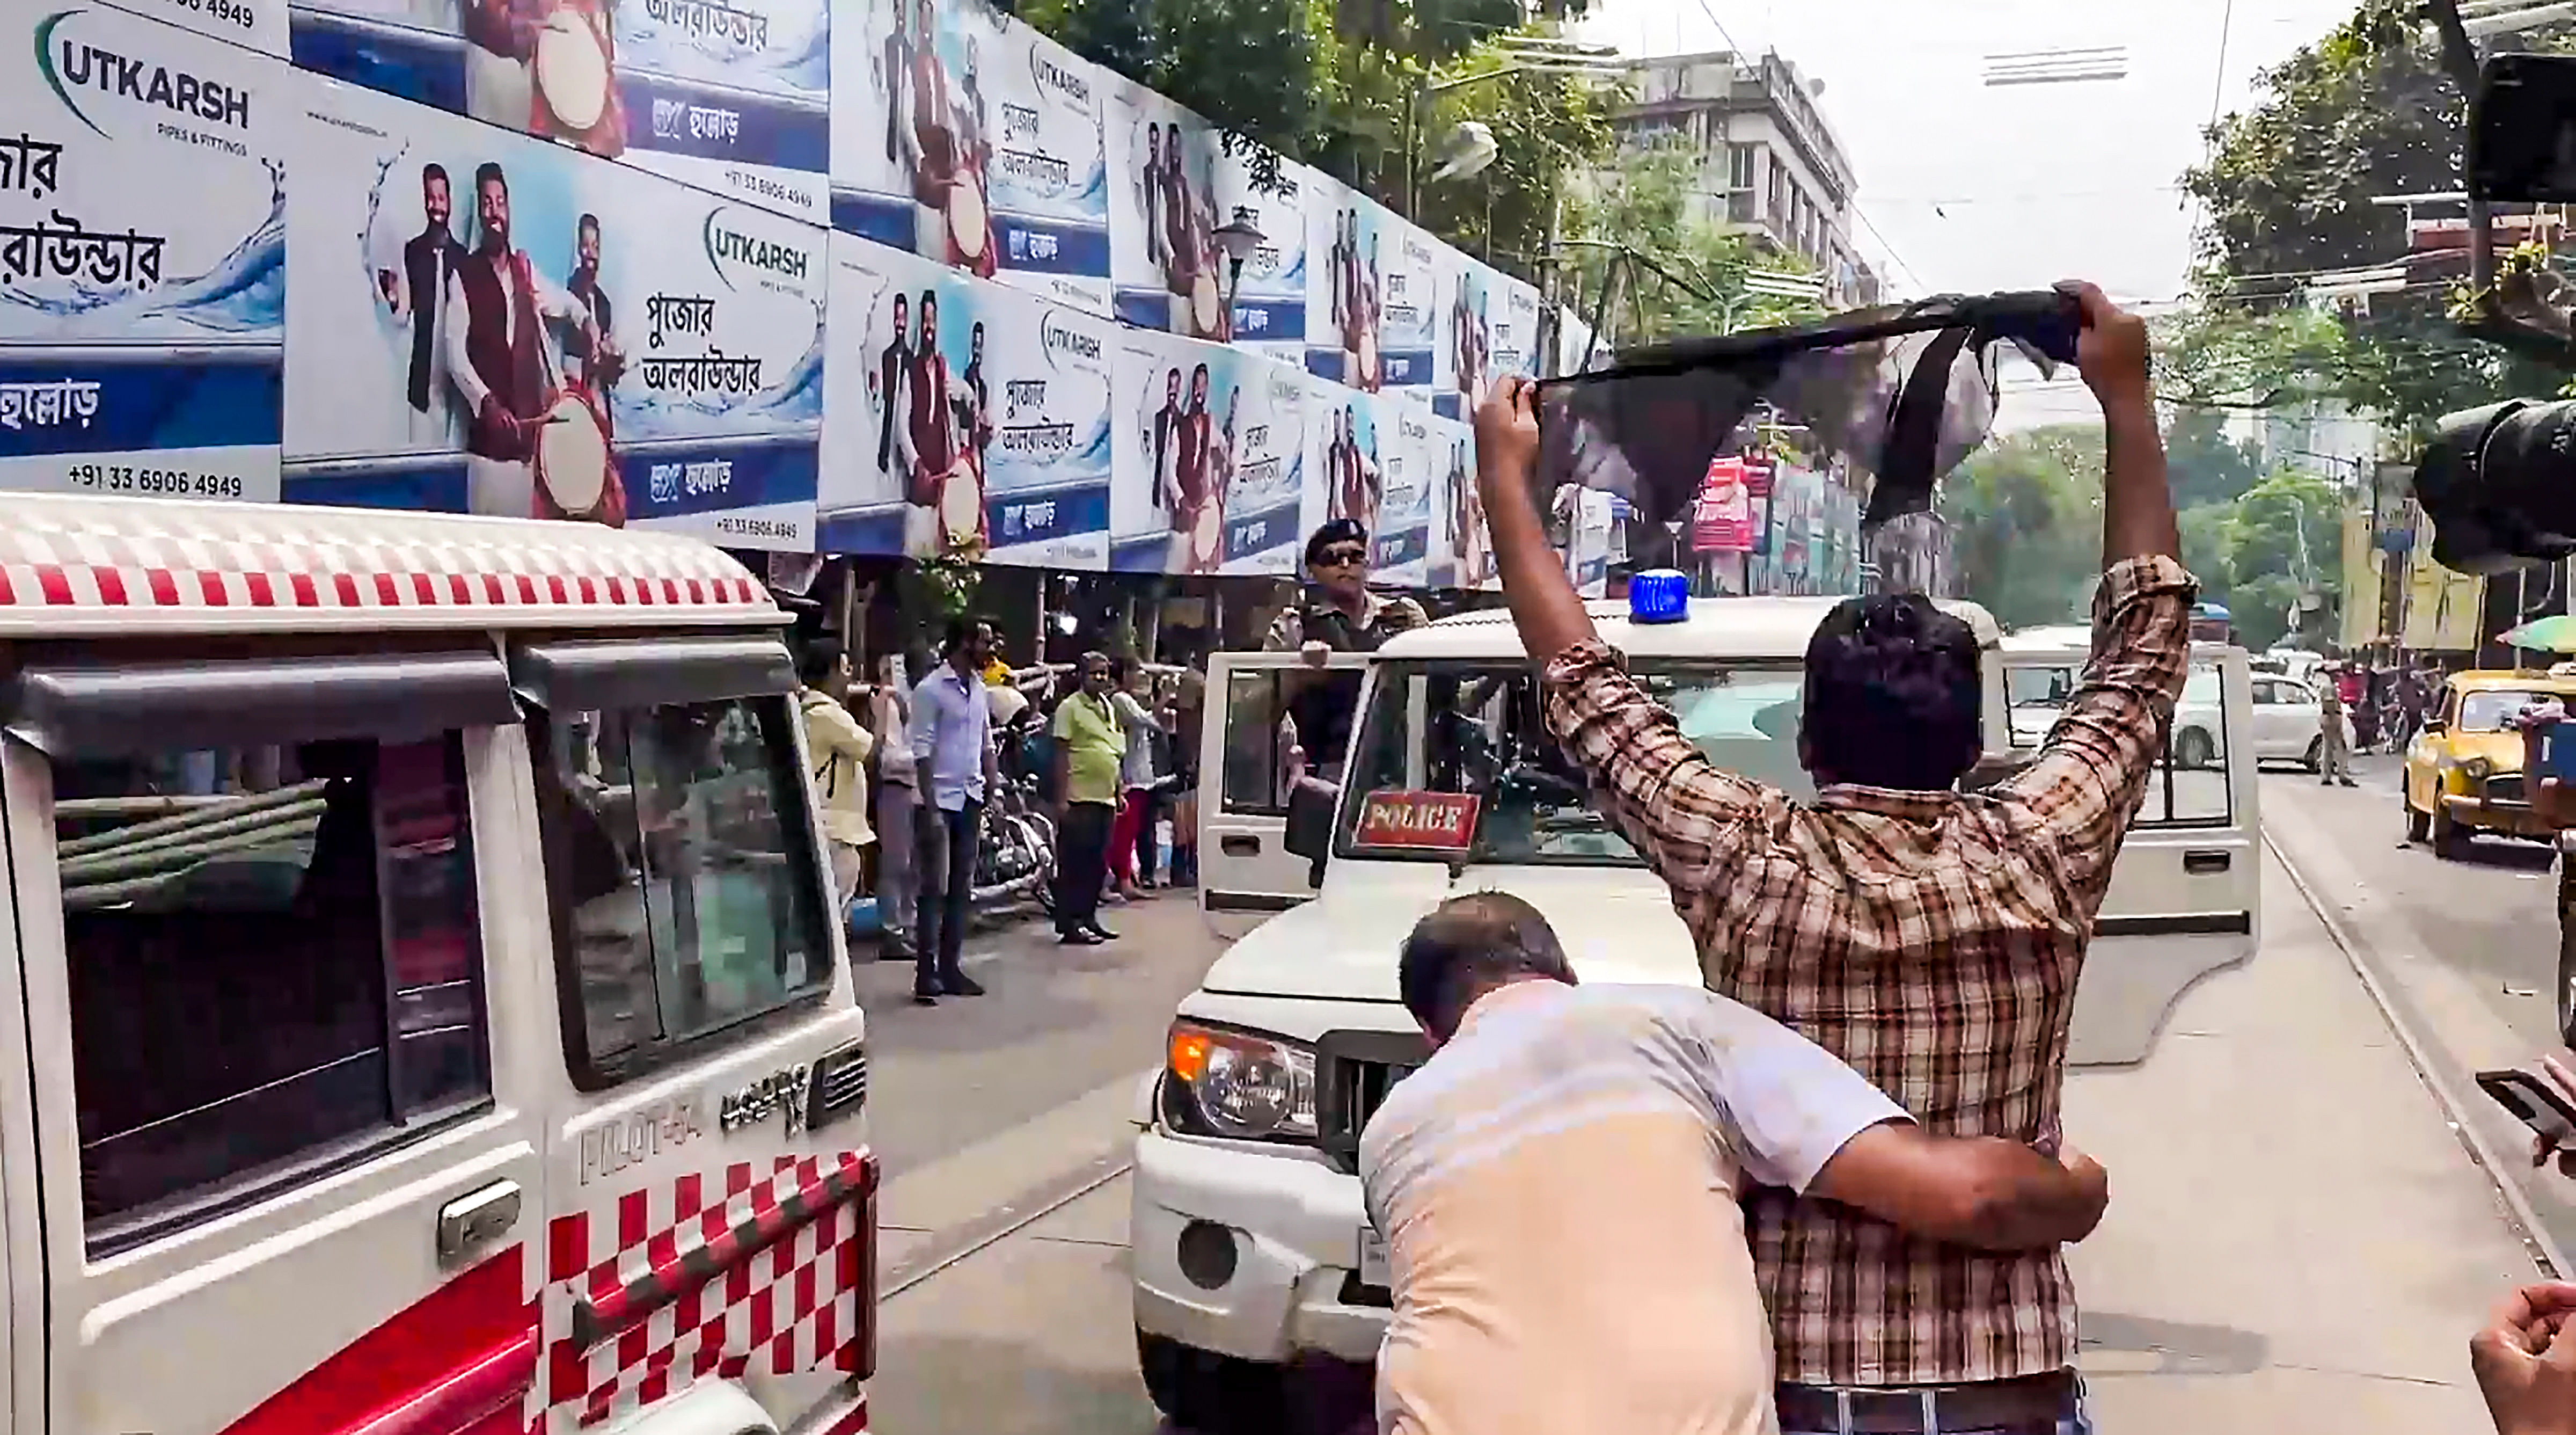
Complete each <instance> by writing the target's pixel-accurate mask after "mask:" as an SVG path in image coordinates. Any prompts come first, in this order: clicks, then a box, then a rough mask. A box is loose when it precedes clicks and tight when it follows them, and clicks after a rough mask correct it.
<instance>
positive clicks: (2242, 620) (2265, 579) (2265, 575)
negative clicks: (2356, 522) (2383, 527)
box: [2226, 469, 2343, 651]
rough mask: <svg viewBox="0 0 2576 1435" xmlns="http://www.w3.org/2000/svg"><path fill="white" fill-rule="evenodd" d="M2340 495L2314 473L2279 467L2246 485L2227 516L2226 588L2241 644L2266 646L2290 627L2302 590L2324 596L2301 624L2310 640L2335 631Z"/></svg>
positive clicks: (2340, 555)
mask: <svg viewBox="0 0 2576 1435" xmlns="http://www.w3.org/2000/svg"><path fill="white" fill-rule="evenodd" d="M2342 520H2343V495H2342V494H2341V493H2340V492H2339V491H2337V489H2336V488H2335V486H2334V485H2333V484H2332V483H2329V482H2327V481H2326V480H2325V479H2322V478H2319V477H2317V476H2316V475H2314V474H2308V473H2296V472H2292V471H2290V470H2287V469H2284V470H2282V471H2281V472H2278V473H2275V474H2273V475H2272V476H2271V477H2269V478H2266V479H2264V480H2263V481H2262V482H2261V483H2258V484H2256V485H2255V486H2254V487H2253V488H2251V489H2248V490H2247V491H2246V493H2245V495H2244V496H2243V497H2242V498H2239V499H2238V500H2237V501H2236V503H2235V504H2234V506H2233V511H2232V512H2231V513H2230V514H2229V515H2228V520H2227V528H2226V534H2227V563H2228V580H2229V582H2228V588H2229V594H2230V597H2231V599H2232V601H2231V602H2230V604H2229V606H2230V607H2231V608H2232V609H2233V610H2234V612H2235V617H2236V627H2237V631H2238V632H2240V633H2242V634H2243V635H2244V638H2245V642H2246V645H2247V646H2248V647H2251V648H2254V649H2256V650H2258V651H2259V650H2261V649H2263V648H2268V647H2270V646H2272V645H2273V644H2274V643H2277V642H2279V641H2280V640H2281V638H2282V637H2283V636H2284V635H2285V634H2287V633H2288V632H2289V610H2290V607H2291V605H2292V604H2294V603H2297V602H2298V601H2299V599H2300V597H2301V595H2303V594H2307V593H2314V594H2317V595H2318V596H2320V597H2321V598H2322V599H2324V602H2323V604H2322V606H2320V607H2319V608H2318V609H2317V610H2316V611H2314V612H2312V613H2308V614H2306V615H2305V616H2304V617H2303V619H2302V621H2301V625H2300V628H2299V631H2300V633H2301V634H2302V636H2304V637H2306V638H2308V639H2309V640H2310V641H2312V642H2318V641H2323V640H2326V639H2329V638H2331V637H2332V636H2333V634H2334V632H2335V613H2336V604H2337V600H2338V599H2339V598H2340V596H2341V595H2342V592H2343V522H2342Z"/></svg>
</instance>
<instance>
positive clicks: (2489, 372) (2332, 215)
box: [2165, 0, 2569, 433]
mask: <svg viewBox="0 0 2576 1435" xmlns="http://www.w3.org/2000/svg"><path fill="white" fill-rule="evenodd" d="M2422 9H2423V7H2422V5H2421V4H2420V3H2417V0H2362V3H2361V4H2360V6H2359V7H2358V8H2357V9H2356V10H2355V11H2354V13H2353V15H2352V16H2351V18H2349V19H2348V20H2346V21H2345V22H2344V23H2343V24H2342V25H2340V26H2337V27H2336V28H2335V29H2334V30H2333V31H2331V32H2330V33H2328V34H2327V35H2326V36H2325V37H2324V38H2323V39H2321V40H2319V41H2317V42H2316V43H2315V44H2312V45H2309V46H2308V47H2306V48H2305V49H2302V50H2300V51H2299V52H2298V53H2296V54H2295V55H2293V56H2291V57H2290V59H2289V60H2287V61H2285V62H2284V63H2282V64H2281V65H2279V66H2277V67H2275V68H2273V69H2271V70H2267V71H2265V72H2264V73H2263V74H2262V75H2261V76H2260V77H2258V79H2257V81H2256V88H2257V92H2258V94H2259V95H2260V96H2261V100H2260V102H2259V103H2257V104H2256V105H2255V106H2254V107H2253V108H2252V109H2250V110H2248V111H2246V112H2244V113H2242V114H2237V115H2231V116H2229V117H2228V118H2226V119H2225V120H2222V121H2221V122H2220V123H2218V124H2217V125H2215V126H2212V127H2211V129H2210V131H2209V158H2208V160H2207V161H2206V162H2205V163H2203V164H2201V165H2199V166H2196V167H2194V168H2193V169H2191V170H2189V171H2188V172H2186V173H2185V174H2184V176H2183V185H2184V188H2185V189H2186V190H2187V191H2188V192H2189V193H2190V194H2191V195H2192V196H2193V197H2194V198H2196V199H2198V200H2199V201H2201V202H2202V203H2203V204H2204V205H2206V206H2207V212H2208V216H2209V217H2208V222H2207V224H2206V226H2205V227H2204V229H2203V232H2202V240H2201V255H2200V270H2199V273H2198V275H2197V282H2196V288H2197V289H2198V297H2199V303H2198V305H2197V306H2196V308H2195V309H2194V311H2193V312H2191V313H2190V314H2189V315H2188V316H2187V317H2186V319H2185V320H2184V321H2183V322H2182V323H2181V324H2179V325H2177V326H2176V329H2177V330H2178V331H2180V332H2178V333H2176V334H2169V336H2168V338H2169V341H2170V342H2169V347H2168V359H2167V362H2166V364H2165V369H2166V377H2167V380H2168V382H2167V385H2166V387H2167V390H2168V393H2169V395H2170V396H2171V397H2174V398H2177V399H2180V400H2183V401H2185V402H2193V403H2215V404H2223V405H2228V406H2234V407H2253V408H2264V407H2270V406H2272V405H2274V404H2277V403H2283V402H2292V401H2297V400H2301V399H2309V398H2338V399H2342V400H2343V401H2345V402H2347V403H2349V404H2351V405H2352V406H2353V407H2355V408H2357V409H2362V410H2366V411H2371V412H2375V413H2377V414H2379V415H2381V416H2382V417H2383V418H2384V419H2386V420H2388V421H2389V422H2392V423H2394V424H2396V425H2398V426H2400V427H2404V428H2408V429H2412V430H2414V431H2416V432H2418V433H2420V432H2422V431H2423V430H2425V429H2426V428H2428V427H2429V425H2430V422H2431V420H2432V419H2434V418H2436V417H2438V416H2439V415H2441V414H2443V413H2445V412H2448V411H2450V410H2453V409H2458V408H2465V407H2470V406H2473V405H2475V404H2480V403H2487V402H2492V401H2493V400H2494V399H2496V398H2498V397H2501V396H2503V395H2505V394H2507V393H2513V392H2541V393H2545V392H2550V391H2554V390H2555V389H2556V388H2557V387H2558V386H2559V384H2560V383H2561V382H2562V381H2563V379H2562V377H2561V376H2555V375H2551V374H2548V373H2546V372H2545V371H2542V370H2539V369H2538V368H2536V367H2535V366H2533V365H2530V364H2528V363H2527V362H2525V361H2523V360H2519V359H2516V358H2513V357H2511V356H2510V355H2508V354H2507V353H2506V351H2504V350H2503V349H2500V348H2498V347H2496V346H2494V345H2492V344H2488V343H2485V342H2483V341H2480V340H2475V339H2471V338H2469V337H2467V336H2466V335H2464V334H2463V333H2461V332H2460V330H2459V329H2458V328H2457V326H2456V325H2455V324H2454V323H2453V321H2452V319H2451V312H2452V311H2453V309H2454V308H2455V307H2456V306H2457V305H2458V304H2459V303H2460V302H2461V300H2462V298H2463V296H2462V295H2460V294H2458V293H2455V292H2454V291H2453V286H2451V285H2450V284H2448V283H2446V282H2444V281H2441V280H2439V279H2435V278H2430V277H2428V276H2424V275H2422V274H2421V273H2420V272H2418V273H2417V274H2416V275H2415V278H2416V282H2414V283H2410V285H2409V286H2408V289H2407V291H2406V292H2404V293H2402V294H2381V295H2372V296H2370V297H2369V300H2368V308H2367V311H2366V312H2356V313H2353V314H2351V315H2348V316H2334V315H2323V314H2311V313H2309V312H2307V311H2306V310H2305V309H2304V307H2303V301H2302V300H2301V299H2300V298H2299V294H2300V290H2301V288H2302V286H2303V283H2304V280H2305V277H2306V276H2309V275H2312V274H2314V273H2316V272H2318V271H2321V270H2337V269H2352V268H2362V267H2375V266H2382V265H2388V264H2393V263H2397V262H2400V261H2402V260H2403V259H2405V258H2406V257H2407V256H2408V253H2409V250H2408V243H2409V240H2408V235H2407V232H2406V225H2405V212H2404V211H2403V210H2401V209H2393V208H2389V207H2386V206H2382V205H2375V204H2373V203H2372V202H2371V201H2372V200H2374V199H2377V198H2382V197H2385V196H2389V195H2398V194H2430V193H2439V192H2449V191H2456V190H2459V189H2461V188H2462V187H2463V184H2464V181H2463V177H2462V164H2463V160H2462V152H2463V149H2464V147H2465V144H2466V137H2467V133H2468V106H2467V103H2466V101H2465V99H2464V98H2463V97H2462V95H2461V93H2460V89H2459V87H2458V86H2457V85H2456V84H2455V83H2453V81H2452V79H2451V77H2450V76H2449V75H2448V74H2447V73H2446V72H2445V71H2444V70H2443V68H2442V65H2441V61H2440V56H2439V54H2438V52H2437V50H2436V49H2435V47H2434V46H2433V45H2431V44H2429V43H2427V42H2426V41H2425V40H2424V38H2423V37H2422V35H2421V32H2420V27H2421V26H2422V24H2423V14H2422ZM2568 34H2569V31H2568V30H2567V28H2566V27H2565V26H2563V25H2562V26H2556V27H2550V28H2547V29H2543V30H2537V31H2531V32H2527V33H2525V34H2524V35H2522V36H2521V37H2519V38H2520V40H2521V41H2522V43H2524V44H2525V45H2526V46H2527V47H2530V48H2557V47H2563V46H2564V45H2565V42H2566V37H2567V35H2568Z"/></svg>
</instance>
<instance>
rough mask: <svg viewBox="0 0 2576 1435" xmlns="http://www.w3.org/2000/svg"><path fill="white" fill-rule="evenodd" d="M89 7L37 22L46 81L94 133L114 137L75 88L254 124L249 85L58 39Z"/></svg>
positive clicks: (217, 120) (39, 65)
mask: <svg viewBox="0 0 2576 1435" xmlns="http://www.w3.org/2000/svg"><path fill="white" fill-rule="evenodd" d="M87 13H88V12H87V11H85V10H57V11H55V12H54V13H53V14H51V15H48V16H46V17H45V18H44V19H43V20H41V21H38V22H37V24H36V72H37V73H38V74H41V75H43V76H44V77H45V85H46V87H47V88H49V89H51V90H52V91H53V92H54V98H56V99H58V100H61V101H62V102H63V108H64V109H67V110H69V111H71V112H72V118H74V119H76V120H79V121H80V122H81V123H82V124H84V125H87V126H88V127H89V129H90V131H91V133H93V134H96V135H98V136H99V137H100V138H102V139H113V138H114V136H113V135H110V134H108V132H107V131H105V130H103V129H100V128H99V126H98V122H97V121H96V120H93V119H91V118H90V117H89V113H88V111H86V110H83V109H82V108H81V106H80V101H78V100H76V99H73V98H72V92H73V91H75V90H83V89H96V90H99V91H100V92H102V93H104V94H109V95H114V96H118V97H121V98H124V99H129V100H133V101H135V102H136V103H138V104H146V105H152V106H155V107H157V108H160V109H165V110H169V111H171V112H172V113H174V114H181V115H186V116H187V117H189V118H190V119H196V120H205V121H208V122H210V123H213V124H220V125H229V126H231V127H233V128H235V129H243V130H246V129H249V128H250V91H248V90H245V89H242V88H240V87H238V86H235V85H229V84H226V83H224V82H223V81H221V80H210V79H207V78H205V77H204V76H202V75H195V74H191V73H189V72H188V71H186V70H174V69H172V68H170V67H169V66H167V65H164V64H160V63H158V62H157V61H152V60H145V59H139V58H136V57H134V56H131V55H120V54H118V53H116V52H115V51H113V50H104V49H101V48H99V47H98V46H96V45H92V44H88V43H85V42H82V41H76V40H71V39H63V40H60V41H59V42H58V41H57V40H56V38H55V34H56V32H57V31H58V30H60V29H61V28H62V24H63V22H64V21H66V20H69V19H71V18H72V17H74V16H76V15H83V14H87Z"/></svg>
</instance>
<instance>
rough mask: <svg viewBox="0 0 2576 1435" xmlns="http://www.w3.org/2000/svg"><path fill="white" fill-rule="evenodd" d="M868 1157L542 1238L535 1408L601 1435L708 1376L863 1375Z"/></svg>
mask: <svg viewBox="0 0 2576 1435" xmlns="http://www.w3.org/2000/svg"><path fill="white" fill-rule="evenodd" d="M876 1182H877V1162H876V1158H875V1157H874V1156H873V1155H871V1154H868V1153H866V1152H860V1151H843V1152H838V1153H832V1154H827V1155H820V1156H807V1157H801V1158H800V1157H780V1158H778V1159H777V1162H776V1164H775V1167H774V1169H773V1170H772V1171H771V1172H770V1173H769V1174H768V1175H767V1176H765V1177H755V1175H754V1168H753V1167H752V1166H750V1165H749V1164H737V1165H734V1166H731V1167H728V1168H727V1169H726V1170H725V1172H724V1177H723V1187H722V1189H716V1188H715V1185H714V1178H713V1176H712V1173H709V1174H705V1175H701V1174H697V1173H691V1174H688V1175H683V1176H680V1177H678V1178H676V1179H675V1180H673V1181H671V1182H670V1183H668V1184H667V1185H660V1186H653V1187H648V1188H645V1189H643V1190H637V1191H630V1192H627V1193H626V1194H624V1195H622V1196H620V1197H618V1198H617V1201H616V1205H615V1208H614V1211H613V1213H610V1214H608V1215H607V1216H606V1218H605V1219H594V1218H593V1216H591V1215H590V1214H588V1213H579V1214H574V1215H567V1216H559V1217H557V1218H556V1219H555V1220H554V1221H553V1222H552V1224H551V1226H550V1227H549V1229H548V1233H547V1234H548V1246H549V1252H550V1253H549V1256H548V1263H547V1264H548V1269H547V1280H546V1292H545V1301H546V1329H547V1330H548V1331H549V1332H556V1331H569V1332H570V1335H569V1336H559V1337H557V1338H556V1339H555V1340H554V1342H553V1344H552V1348H551V1349H550V1350H549V1352H548V1358H547V1378H546V1403H547V1405H548V1406H549V1407H550V1408H558V1409H559V1408H563V1407H566V1406H570V1407H573V1408H574V1410H575V1411H576V1412H577V1417H578V1419H579V1421H580V1423H582V1424H584V1425H590V1424H596V1423H598V1422H599V1421H602V1420H605V1419H607V1418H609V1417H610V1416H612V1415H615V1414H618V1413H620V1412H622V1411H625V1410H630V1409H633V1408H635V1407H636V1406H639V1405H646V1404H650V1403H651V1402H653V1401H656V1400H659V1399H661V1398H663V1397H664V1396H666V1395H669V1394H671V1393H673V1392H675V1391H677V1390H679V1389H681V1388H683V1387H685V1386H686V1385H688V1384H689V1383H690V1382H691V1381H693V1380H697V1379H700V1378H703V1377H706V1376H710V1375H713V1376H718V1377H733V1376H739V1375H743V1374H745V1373H750V1372H762V1373H771V1374H781V1375H784V1374H791V1373H794V1372H798V1371H812V1370H829V1371H838V1372H843V1373H847V1374H854V1375H866V1374H869V1373H870V1371H869V1369H868V1367H869V1366H871V1365H873V1364H874V1354H875V1351H874V1345H875V1340H874V1330H873V1326H872V1321H873V1318H874V1314H875V1309H874V1307H875V1287H876V1244H875V1230H874V1226H875V1221H874V1205H875V1193H876Z"/></svg>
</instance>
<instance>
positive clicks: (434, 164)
mask: <svg viewBox="0 0 2576 1435" xmlns="http://www.w3.org/2000/svg"><path fill="white" fill-rule="evenodd" d="M433 179H434V180H437V181H438V182H439V183H440V184H445V183H447V166H445V165H443V164H440V163H439V162H438V161H436V160H431V161H430V162H429V163H427V164H425V165H422V166H421V167H420V182H421V183H422V184H424V185H425V184H427V183H429V182H430V181H431V180H433Z"/></svg>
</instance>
